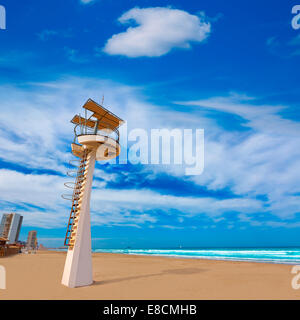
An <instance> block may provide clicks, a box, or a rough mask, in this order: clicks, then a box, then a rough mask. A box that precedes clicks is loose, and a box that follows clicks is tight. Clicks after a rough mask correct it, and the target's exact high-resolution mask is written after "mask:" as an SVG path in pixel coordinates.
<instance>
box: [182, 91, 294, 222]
mask: <svg viewBox="0 0 300 320" xmlns="http://www.w3.org/2000/svg"><path fill="white" fill-rule="evenodd" d="M181 104H182V105H188V106H198V107H200V108H201V109H202V108H206V109H212V110H216V111H222V112H226V113H230V114H233V115H235V116H239V117H240V119H241V120H243V121H242V122H241V124H240V125H241V126H242V127H245V128H247V129H248V130H247V131H246V132H245V133H244V134H243V133H241V132H240V131H234V130H233V131H230V130H229V131H227V130H221V131H220V132H218V131H217V132H218V134H217V135H210V134H209V131H213V130H214V128H208V130H206V133H207V136H206V153H205V163H206V166H205V170H204V174H203V175H201V176H199V177H195V178H194V180H195V181H196V182H197V183H199V184H201V185H205V186H206V187H208V188H209V189H213V190H218V189H222V188H227V187H230V189H231V190H232V191H233V192H234V193H235V194H238V195H242V196H245V195H248V196H250V197H256V196H259V195H264V196H266V197H267V199H268V201H267V202H266V204H267V205H268V208H267V210H269V212H272V214H274V215H276V216H279V217H281V218H291V217H293V215H294V214H295V213H298V212H300V209H299V196H296V195H295V194H297V193H300V185H299V180H300V161H299V159H300V149H299V145H300V124H299V122H296V121H293V120H290V119H285V118H283V117H282V116H281V115H280V113H281V112H282V111H283V110H284V109H285V107H284V106H272V105H256V104H255V101H253V99H248V98H246V99H245V97H241V96H230V97H214V98H210V99H206V100H198V101H189V102H182V103H181ZM202 110H203V109H202ZM293 194H294V195H293Z"/></svg>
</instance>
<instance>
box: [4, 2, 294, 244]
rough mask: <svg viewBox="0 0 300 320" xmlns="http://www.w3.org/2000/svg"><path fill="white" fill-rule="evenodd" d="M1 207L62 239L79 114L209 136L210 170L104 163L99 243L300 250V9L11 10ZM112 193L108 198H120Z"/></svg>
mask: <svg viewBox="0 0 300 320" xmlns="http://www.w3.org/2000/svg"><path fill="white" fill-rule="evenodd" d="M0 4H1V5H3V6H5V8H6V13H7V29H6V30H0V84H1V86H0V99H1V100H0V101H1V106H0V108H1V117H0V131H1V134H0V168H1V169H0V191H1V192H0V212H3V213H4V212H8V211H15V212H19V213H21V214H23V215H24V226H23V228H22V232H21V238H23V239H25V238H26V235H27V232H28V231H29V230H32V229H36V230H38V234H39V238H40V242H41V243H43V244H44V245H48V246H59V245H62V244H63V237H64V234H65V228H66V223H67V219H68V215H69V210H70V208H69V203H68V202H64V201H63V200H62V199H61V198H60V194H62V193H64V192H65V190H64V186H63V183H64V182H66V181H68V178H67V177H66V174H65V173H66V171H67V168H68V160H70V159H72V156H71V154H70V142H71V141H72V138H73V137H72V132H73V131H72V125H71V124H70V123H69V121H70V119H71V118H72V116H73V115H74V114H75V113H78V112H80V111H81V110H80V109H81V106H82V105H83V103H84V102H85V101H86V100H87V98H93V99H95V100H96V101H99V102H100V101H101V99H102V95H103V94H104V95H105V104H106V106H109V108H110V110H111V111H113V112H114V113H116V114H118V115H120V117H122V118H123V119H125V120H127V126H128V129H129V130H130V129H134V128H143V129H145V130H150V129H155V128H190V129H197V128H200V129H202V128H203V129H204V130H205V168H204V172H203V174H202V175H200V176H186V175H185V174H184V168H183V167H180V166H169V167H168V166H160V165H156V166H149V165H142V164H139V165H132V164H128V165H101V164H97V166H96V171H95V181H94V182H95V183H94V189H93V194H92V205H91V213H92V237H93V246H94V247H100V248H101V247H102V248H118V247H127V246H131V247H170V246H171V247H176V246H178V245H182V246H189V247H199V246H200V247H201V246H205V247H207V246H296V245H300V239H299V236H298V235H299V231H300V220H299V217H300V210H299V200H300V199H299V196H300V184H299V181H300V163H299V156H300V150H299V145H300V124H299V120H300V112H299V107H300V106H299V98H300V91H299V85H300V83H299V82H300V80H299V58H300V31H299V29H298V30H294V29H293V28H292V26H291V20H292V18H293V15H292V14H291V11H292V7H293V6H294V5H295V4H297V3H296V2H295V1H284V0H282V1H263V3H262V1H248V0H247V1H234V0H231V1H226V2H224V1H221V0H220V1H215V0H214V1H186V2H183V1H173V2H169V1H168V2H166V1H150V0H147V1H109V0H94V1H80V0H64V1H61V0H52V1H38V0H28V1H26V2H20V1H17V0H9V1H5V0H0ZM108 199H109V200H108Z"/></svg>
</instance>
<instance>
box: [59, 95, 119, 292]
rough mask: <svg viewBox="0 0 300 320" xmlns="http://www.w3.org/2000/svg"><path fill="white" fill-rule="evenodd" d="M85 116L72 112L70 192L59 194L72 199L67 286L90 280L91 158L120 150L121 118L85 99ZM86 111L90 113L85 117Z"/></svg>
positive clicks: (107, 157)
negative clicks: (73, 134)
mask: <svg viewBox="0 0 300 320" xmlns="http://www.w3.org/2000/svg"><path fill="white" fill-rule="evenodd" d="M83 108H84V112H85V116H84V117H81V115H80V114H79V115H75V116H74V118H73V119H72V120H71V122H72V123H73V124H74V125H75V127H74V133H75V137H74V141H73V143H72V153H73V155H74V156H76V157H77V158H79V159H78V160H71V161H70V164H71V165H73V166H75V167H77V170H71V171H69V172H68V173H67V174H68V176H70V177H74V178H75V181H74V182H66V183H65V186H66V187H67V188H70V189H73V192H72V194H69V195H68V194H67V195H62V197H63V198H64V199H66V200H70V201H71V202H72V206H71V213H70V217H69V222H68V227H67V232H66V237H65V243H64V244H65V246H67V247H68V253H67V258H66V262H65V268H64V273H63V278H62V284H63V285H65V286H67V287H70V288H75V287H80V286H87V285H90V284H92V283H93V273H92V252H91V223H90V197H91V189H92V181H93V173H94V167H95V161H96V160H97V161H101V160H102V161H103V160H110V159H113V158H115V157H117V156H118V155H119V154H120V145H119V131H118V128H119V127H120V126H121V125H122V124H123V123H124V121H123V120H122V119H120V118H119V117H117V116H116V115H114V114H113V113H111V112H110V111H108V110H107V109H105V108H104V107H103V106H102V105H99V104H97V103H96V102H95V101H93V100H91V99H89V100H88V101H87V102H86V103H85V105H84V106H83ZM88 113H89V114H90V113H91V115H90V116H89V117H88Z"/></svg>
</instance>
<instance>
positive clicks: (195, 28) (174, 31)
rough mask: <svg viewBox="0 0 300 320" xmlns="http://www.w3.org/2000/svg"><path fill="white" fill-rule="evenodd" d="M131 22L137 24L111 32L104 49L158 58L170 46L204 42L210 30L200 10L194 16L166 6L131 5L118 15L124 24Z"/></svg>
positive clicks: (116, 53)
mask: <svg viewBox="0 0 300 320" xmlns="http://www.w3.org/2000/svg"><path fill="white" fill-rule="evenodd" d="M132 21H134V22H135V23H136V24H137V26H130V27H129V28H128V29H127V30H126V31H125V32H122V33H119V34H115V35H113V36H112V37H111V38H110V39H109V40H108V41H107V43H106V45H105V47H104V49H103V50H104V52H106V53H107V54H110V55H124V56H127V57H130V58H135V57H159V56H162V55H164V54H167V53H168V52H170V51H171V50H172V49H173V48H181V49H189V48H191V45H192V43H199V42H203V41H204V40H205V39H206V38H207V37H208V36H209V34H210V32H211V24H210V23H209V22H207V21H206V18H205V14H203V12H202V13H201V14H200V15H199V16H196V15H192V14H189V13H188V12H186V11H183V10H178V9H173V8H168V7H166V8H164V7H155V8H144V9H140V8H134V9H131V10H129V11H127V12H125V13H124V14H123V15H122V16H121V17H120V18H119V22H120V23H122V24H124V25H126V24H131V22H132Z"/></svg>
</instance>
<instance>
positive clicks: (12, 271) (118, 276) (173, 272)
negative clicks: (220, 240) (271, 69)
mask: <svg viewBox="0 0 300 320" xmlns="http://www.w3.org/2000/svg"><path fill="white" fill-rule="evenodd" d="M65 257H66V253H65V252H59V251H52V250H51V251H50V250H49V251H48V250H47V251H46V250H45V251H39V252H38V253H36V254H19V255H16V256H11V257H7V258H6V257H5V258H1V259H0V265H2V266H4V267H5V269H6V278H7V280H6V286H7V289H6V290H0V300H8V299H10V300H11V299H16V300H19V299H26V300H27V299H29V300H31V299H34V300H48V299H54V300H68V299H75V300H110V299H111V300H123V299H124V300H125V299H128V300H131V299H136V300H148V299H149V300H154V299H157V300H162V299H170V300H173V299H182V300H186V299H195V300H198V299H199V300H202V299H209V300H210V299H217V300H218V299H221V300H223V299H242V300H244V299H255V300H256V299H258V300H260V299H293V300H294V299H297V300H298V299H300V290H295V289H293V288H292V286H291V281H292V278H293V277H294V275H293V274H292V273H291V270H292V266H291V265H286V264H277V263H264V262H260V263H257V262H248V261H247V262H245V261H242V262H240V261H224V260H210V259H202V258H201V259H197V258H196V259H195V258H193V259H189V258H188V259H187V258H178V257H176V258H174V257H168V259H166V257H162V256H146V255H127V254H117V253H93V278H94V284H93V285H91V286H88V287H81V288H75V289H71V288H67V287H64V286H63V285H61V283H60V282H61V277H62V272H63V268H64V262H65Z"/></svg>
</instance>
